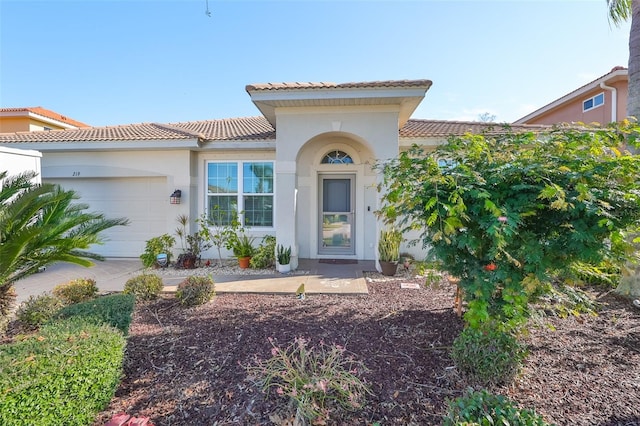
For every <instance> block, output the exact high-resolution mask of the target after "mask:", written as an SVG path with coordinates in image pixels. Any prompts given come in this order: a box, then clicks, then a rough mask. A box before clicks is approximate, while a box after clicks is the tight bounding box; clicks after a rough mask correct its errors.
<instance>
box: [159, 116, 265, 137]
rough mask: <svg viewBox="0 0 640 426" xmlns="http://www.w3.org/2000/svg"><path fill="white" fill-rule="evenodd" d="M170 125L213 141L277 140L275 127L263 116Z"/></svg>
mask: <svg viewBox="0 0 640 426" xmlns="http://www.w3.org/2000/svg"><path fill="white" fill-rule="evenodd" d="M170 125H171V126H173V127H175V128H180V129H185V130H189V131H191V132H194V133H198V134H201V135H203V138H204V139H207V140H212V141H224V140H241V141H246V140H272V139H275V138H276V131H275V130H274V128H273V126H271V124H269V122H268V121H267V119H266V118H264V117H262V116H258V117H243V118H225V119H222V120H206V121H189V122H186V123H172V124H170Z"/></svg>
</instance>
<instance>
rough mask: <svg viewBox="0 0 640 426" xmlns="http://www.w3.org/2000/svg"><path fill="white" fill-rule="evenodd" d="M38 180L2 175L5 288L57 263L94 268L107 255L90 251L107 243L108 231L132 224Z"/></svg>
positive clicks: (0, 270)
mask: <svg viewBox="0 0 640 426" xmlns="http://www.w3.org/2000/svg"><path fill="white" fill-rule="evenodd" d="M35 176H36V173H34V172H26V173H22V174H19V175H16V176H8V173H7V172H6V171H5V172H0V182H2V183H1V184H0V290H2V289H5V288H7V287H10V286H11V285H12V283H13V282H14V281H16V280H18V279H20V278H23V277H25V276H27V275H30V274H33V273H34V272H37V271H38V269H39V268H41V267H44V266H46V265H49V264H52V263H55V262H70V263H75V264H77V265H81V266H91V265H93V262H92V261H91V260H101V259H102V256H100V255H98V254H96V253H92V252H90V251H88V249H89V248H90V247H91V246H92V245H93V244H101V243H102V242H103V238H101V236H100V234H101V233H102V231H104V230H106V229H109V228H111V227H113V226H117V225H126V224H128V220H127V219H125V218H119V219H107V218H105V216H104V215H103V214H100V213H93V212H87V209H88V205H87V204H83V203H79V202H78V200H79V198H80V197H79V196H78V195H77V194H76V193H75V192H74V191H70V190H65V189H63V188H62V187H60V186H59V185H54V184H49V183H43V184H37V183H35V182H34V181H33V179H34V178H35Z"/></svg>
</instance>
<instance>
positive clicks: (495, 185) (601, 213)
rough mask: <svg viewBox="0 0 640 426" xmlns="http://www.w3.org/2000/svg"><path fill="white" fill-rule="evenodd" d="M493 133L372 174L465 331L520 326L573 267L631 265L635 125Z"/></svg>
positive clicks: (636, 202)
mask: <svg viewBox="0 0 640 426" xmlns="http://www.w3.org/2000/svg"><path fill="white" fill-rule="evenodd" d="M493 130H494V131H491V132H487V133H485V134H474V135H472V134H466V135H464V136H454V137H451V138H450V139H449V140H448V141H447V143H445V144H442V145H440V146H438V148H436V149H435V150H429V151H428V150H427V149H425V148H424V147H420V146H417V145H414V146H413V147H412V148H411V149H409V150H407V151H403V152H401V153H400V154H399V155H398V156H397V157H396V158H394V159H392V160H389V161H384V162H381V163H379V164H378V170H379V171H381V172H382V173H383V179H382V182H380V184H379V185H378V189H379V191H380V192H381V198H382V199H381V207H380V210H379V214H380V215H381V218H382V220H383V221H384V222H385V223H387V224H390V225H391V224H394V225H397V226H399V227H400V230H401V231H403V232H404V231H409V230H416V229H419V230H421V234H420V237H419V238H418V241H415V242H418V243H420V244H421V245H422V247H429V256H430V257H431V258H433V259H436V260H439V261H441V262H442V264H443V268H444V270H446V271H447V272H448V273H449V274H450V275H451V276H454V277H458V278H459V279H460V283H459V286H460V287H461V288H462V289H463V290H464V295H465V298H466V301H467V302H468V304H467V307H468V308H467V312H466V314H465V320H466V321H467V324H468V325H469V326H471V327H474V328H477V327H480V326H481V325H482V323H484V322H487V321H491V320H494V319H498V320H501V321H503V322H508V323H510V325H523V324H524V323H525V322H526V319H527V314H528V313H529V312H528V311H527V307H528V302H529V299H530V295H531V294H532V292H535V291H536V288H535V286H536V285H539V284H542V283H545V282H548V281H549V280H550V279H552V277H553V276H555V275H558V274H560V275H568V276H570V275H571V269H572V268H575V265H577V264H579V263H582V264H589V265H599V264H601V262H603V261H604V262H608V263H610V264H611V266H620V265H624V264H625V262H627V261H633V258H634V257H635V253H636V251H637V250H635V249H634V248H633V244H632V239H631V238H628V237H629V235H630V232H633V230H634V229H635V228H636V227H637V224H638V221H639V220H640V191H639V189H640V181H639V180H638V179H637V178H636V177H637V176H639V175H640V156H638V155H632V154H631V153H630V152H629V151H627V150H621V149H620V148H621V143H623V141H625V142H628V143H629V144H630V145H631V146H636V145H638V141H639V139H638V138H637V137H636V136H635V135H636V134H637V132H638V130H640V129H639V128H638V127H637V123H636V122H635V121H634V122H630V121H624V122H622V123H618V124H615V123H613V124H611V125H609V126H607V127H593V128H586V127H584V126H581V127H580V128H576V127H574V126H572V127H562V126H561V127H554V128H553V129H552V130H550V131H545V132H540V133H536V132H526V133H524V132H519V133H516V132H512V131H511V129H509V128H508V126H505V127H504V129H503V130H502V131H499V129H493ZM412 242H414V241H410V243H412ZM578 272H580V271H578ZM584 272H585V270H584V268H583V270H582V272H581V274H582V275H584ZM587 272H593V271H587ZM591 275H593V274H591Z"/></svg>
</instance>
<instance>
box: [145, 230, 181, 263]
mask: <svg viewBox="0 0 640 426" xmlns="http://www.w3.org/2000/svg"><path fill="white" fill-rule="evenodd" d="M175 243H176V239H175V238H173V237H172V236H171V235H169V234H163V235H160V236H159V237H153V238H151V239H150V240H147V241H146V246H145V248H144V253H142V254H141V255H140V260H141V261H142V264H143V265H144V267H145V268H150V267H151V266H153V265H155V264H156V260H157V259H158V255H159V254H161V253H164V254H166V255H167V263H169V262H170V260H171V249H172V248H173V246H174V245H175Z"/></svg>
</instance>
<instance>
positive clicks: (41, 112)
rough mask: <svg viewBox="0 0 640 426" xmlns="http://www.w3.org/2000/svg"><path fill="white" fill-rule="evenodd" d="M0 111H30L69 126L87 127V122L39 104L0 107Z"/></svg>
mask: <svg viewBox="0 0 640 426" xmlns="http://www.w3.org/2000/svg"><path fill="white" fill-rule="evenodd" d="M0 112H31V113H33V114H37V115H41V116H42V117H46V118H50V119H52V120H57V121H60V122H63V123H66V124H69V125H71V126H75V127H89V125H88V124H85V123H82V122H80V121H77V120H74V119H72V118H69V117H66V116H64V115H62V114H58V113H57V112H55V111H51V110H49V109H45V108H42V107H40V106H37V107H27V108H0Z"/></svg>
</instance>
